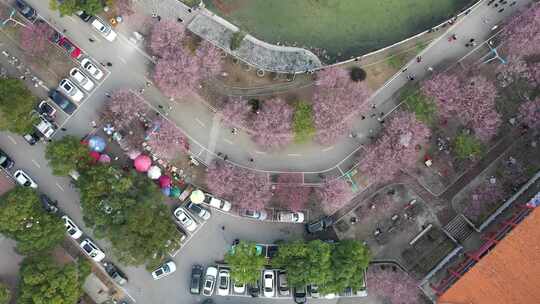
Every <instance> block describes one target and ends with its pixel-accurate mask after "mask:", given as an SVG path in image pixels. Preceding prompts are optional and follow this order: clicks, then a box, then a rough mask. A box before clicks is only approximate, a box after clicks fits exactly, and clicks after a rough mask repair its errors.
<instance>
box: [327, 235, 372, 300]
mask: <svg viewBox="0 0 540 304" xmlns="http://www.w3.org/2000/svg"><path fill="white" fill-rule="evenodd" d="M370 259H371V254H370V252H369V250H368V248H367V247H366V246H364V245H362V244H361V243H360V242H359V241H356V240H342V241H340V242H339V243H337V244H336V245H335V246H334V248H333V251H332V257H331V265H332V266H331V268H332V276H331V278H330V281H329V282H328V283H327V284H326V285H324V286H321V291H322V292H324V293H339V292H342V291H343V290H345V288H347V287H351V288H352V289H353V290H354V291H357V290H359V289H360V288H361V287H362V278H363V277H364V271H365V270H366V268H367V266H368V264H369V261H370Z"/></svg>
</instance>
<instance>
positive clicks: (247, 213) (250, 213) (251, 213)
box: [240, 209, 268, 221]
mask: <svg viewBox="0 0 540 304" xmlns="http://www.w3.org/2000/svg"><path fill="white" fill-rule="evenodd" d="M240 215H241V216H244V217H249V218H251V219H254V220H260V221H264V220H265V219H266V217H267V216H268V214H267V213H266V211H265V210H259V211H256V210H247V209H246V210H244V211H242V212H241V214H240Z"/></svg>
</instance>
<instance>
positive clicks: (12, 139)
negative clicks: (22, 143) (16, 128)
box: [7, 135, 17, 145]
mask: <svg viewBox="0 0 540 304" xmlns="http://www.w3.org/2000/svg"><path fill="white" fill-rule="evenodd" d="M7 137H8V138H9V140H11V142H12V143H13V144H14V145H16V144H17V141H16V140H15V138H13V137H11V135H8V136H7Z"/></svg>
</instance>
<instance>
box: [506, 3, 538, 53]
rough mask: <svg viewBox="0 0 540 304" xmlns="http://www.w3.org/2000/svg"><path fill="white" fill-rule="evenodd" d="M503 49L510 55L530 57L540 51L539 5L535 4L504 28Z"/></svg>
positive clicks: (513, 18)
mask: <svg viewBox="0 0 540 304" xmlns="http://www.w3.org/2000/svg"><path fill="white" fill-rule="evenodd" d="M502 35H503V38H504V40H505V48H506V49H507V51H508V52H509V53H510V54H514V55H518V56H530V55H535V54H538V52H539V51H538V50H540V3H538V2H536V3H534V4H532V6H531V7H530V8H528V9H526V10H524V11H523V12H522V13H521V14H519V15H515V16H514V17H512V19H511V20H510V22H508V24H506V25H505V26H504V29H503V33H502Z"/></svg>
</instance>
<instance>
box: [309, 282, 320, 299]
mask: <svg viewBox="0 0 540 304" xmlns="http://www.w3.org/2000/svg"><path fill="white" fill-rule="evenodd" d="M308 290H309V294H310V295H311V297H312V298H320V297H321V294H320V293H319V286H317V285H315V284H310V285H309V286H308Z"/></svg>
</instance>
